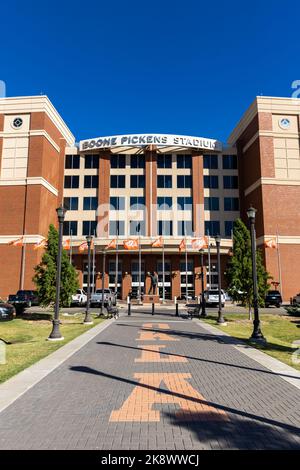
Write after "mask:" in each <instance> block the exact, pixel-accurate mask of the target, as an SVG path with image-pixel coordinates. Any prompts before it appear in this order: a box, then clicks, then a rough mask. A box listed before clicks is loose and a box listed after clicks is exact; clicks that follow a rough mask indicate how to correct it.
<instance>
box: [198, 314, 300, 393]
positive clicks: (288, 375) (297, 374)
mask: <svg viewBox="0 0 300 470" xmlns="http://www.w3.org/2000/svg"><path fill="white" fill-rule="evenodd" d="M195 323H196V324H198V326H201V328H203V329H204V330H206V331H207V332H208V333H210V334H212V335H214V336H219V337H220V338H221V339H222V341H224V343H226V344H230V345H231V346H233V347H234V348H235V349H237V350H238V351H240V352H241V353H242V354H245V355H246V356H248V357H250V358H251V359H252V360H253V361H255V362H258V363H259V364H260V365H262V366H264V367H266V369H269V370H270V371H271V372H274V374H276V375H278V376H279V377H281V378H282V379H283V380H285V381H286V382H288V383H289V384H291V385H293V386H294V387H296V388H297V389H298V390H300V371H298V370H296V369H294V368H293V367H291V366H288V365H287V364H284V362H281V361H279V360H278V359H275V358H274V357H272V356H269V355H268V354H266V353H264V352H263V351H260V350H259V349H255V348H253V347H252V346H249V345H248V344H246V343H243V341H241V340H238V339H236V338H234V337H233V336H231V335H230V334H229V333H226V332H225V331H222V330H219V329H218V328H216V327H215V326H212V325H209V324H207V323H204V322H203V321H201V320H195Z"/></svg>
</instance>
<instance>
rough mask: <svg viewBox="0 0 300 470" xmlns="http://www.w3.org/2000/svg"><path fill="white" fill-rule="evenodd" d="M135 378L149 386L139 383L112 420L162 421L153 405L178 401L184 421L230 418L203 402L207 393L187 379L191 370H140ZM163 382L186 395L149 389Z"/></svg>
mask: <svg viewBox="0 0 300 470" xmlns="http://www.w3.org/2000/svg"><path fill="white" fill-rule="evenodd" d="M134 377H135V378H136V379H139V382H140V384H143V385H145V386H140V385H137V386H136V387H135V388H134V389H133V391H132V393H131V394H130V396H129V397H128V398H127V400H125V402H124V403H123V405H122V406H121V408H120V409H119V410H114V411H112V412H111V415H110V418H109V421H110V422H115V421H117V422H135V421H138V422H158V421H160V411H159V410H154V409H153V405H154V404H165V403H175V404H178V405H179V406H180V410H178V411H176V412H175V416H176V417H177V418H179V419H181V420H182V419H184V420H185V421H195V420H196V421H199V420H202V421H208V420H210V421H218V420H228V416H227V414H226V413H225V412H224V411H223V410H218V409H217V408H215V407H213V406H211V405H207V404H206V403H203V401H205V400H204V398H203V396H202V395H201V394H200V393H199V392H198V391H197V390H195V389H194V388H193V387H192V385H191V384H190V383H189V382H188V381H187V379H190V378H191V374H189V373H136V374H134ZM162 382H163V383H164V384H165V385H166V387H167V389H168V390H169V391H171V392H173V393H174V394H179V395H184V396H177V395H168V394H165V393H161V392H158V391H156V390H152V389H151V388H147V386H149V387H154V388H159V387H160V385H161V383H162ZM191 399H196V400H199V401H193V400H191Z"/></svg>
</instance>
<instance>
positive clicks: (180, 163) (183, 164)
mask: <svg viewBox="0 0 300 470" xmlns="http://www.w3.org/2000/svg"><path fill="white" fill-rule="evenodd" d="M177 168H192V156H191V155H177Z"/></svg>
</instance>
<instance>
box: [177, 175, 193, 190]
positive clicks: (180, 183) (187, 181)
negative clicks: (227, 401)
mask: <svg viewBox="0 0 300 470" xmlns="http://www.w3.org/2000/svg"><path fill="white" fill-rule="evenodd" d="M191 187H192V177H191V175H178V176H177V188H191Z"/></svg>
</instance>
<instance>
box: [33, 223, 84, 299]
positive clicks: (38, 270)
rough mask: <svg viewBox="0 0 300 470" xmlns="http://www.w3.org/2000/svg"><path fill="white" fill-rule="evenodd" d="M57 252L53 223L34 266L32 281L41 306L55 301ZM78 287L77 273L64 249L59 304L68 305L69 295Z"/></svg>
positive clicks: (55, 232) (56, 233)
mask: <svg viewBox="0 0 300 470" xmlns="http://www.w3.org/2000/svg"><path fill="white" fill-rule="evenodd" d="M57 254H58V231H57V230H56V228H55V227H54V225H52V224H51V225H50V226H49V232H48V244H47V248H46V249H45V252H44V254H43V257H42V260H41V262H40V263H39V264H38V265H37V266H36V267H35V268H34V270H35V275H34V277H33V282H34V283H35V285H36V288H37V291H38V296H39V301H40V304H41V305H42V306H43V307H48V306H49V305H51V304H54V302H55V296H56V259H57ZM78 288H79V283H78V274H77V272H76V270H75V268H74V266H73V265H72V264H71V263H70V261H69V257H68V255H67V253H66V251H65V250H63V251H62V259H61V288H60V305H61V306H65V305H70V303H71V297H72V295H73V294H74V293H75V292H76V290H77V289H78Z"/></svg>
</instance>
